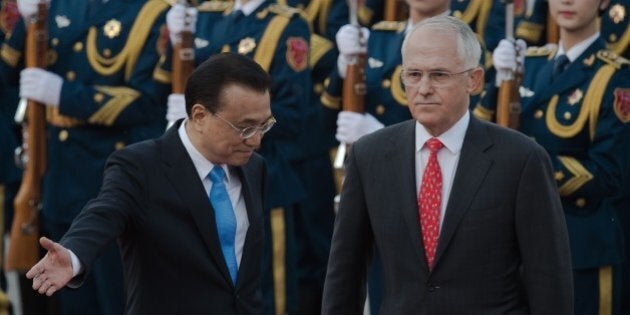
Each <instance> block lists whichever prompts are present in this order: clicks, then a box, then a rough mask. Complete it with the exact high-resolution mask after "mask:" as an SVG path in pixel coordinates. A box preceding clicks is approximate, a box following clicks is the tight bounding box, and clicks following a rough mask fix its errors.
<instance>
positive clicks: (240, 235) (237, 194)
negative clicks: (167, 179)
mask: <svg viewBox="0 0 630 315" xmlns="http://www.w3.org/2000/svg"><path fill="white" fill-rule="evenodd" d="M187 123H188V120H187V119H186V120H184V121H183V122H182V124H181V126H180V127H179V130H178V132H179V137H180V138H181V139H182V143H183V144H184V148H185V149H186V152H188V155H189V156H190V158H191V159H192V161H193V164H194V165H195V169H196V170H197V174H198V175H199V178H200V179H201V182H202V183H203V188H204V189H205V190H206V196H209V194H210V189H211V188H212V181H211V180H210V178H209V177H208V174H210V171H211V170H212V168H213V167H214V164H212V162H210V161H208V160H207V159H206V158H205V157H204V156H203V155H202V154H201V153H200V152H199V151H198V150H197V149H196V148H195V147H194V146H193V144H192V143H191V142H190V138H188V134H187V133H186V128H185V126H186V124H187ZM221 167H222V168H223V170H224V171H225V174H226V176H225V177H226V178H225V187H226V188H227V191H228V195H229V196H230V201H231V202H232V208H233V209H234V216H235V217H236V239H235V240H234V251H235V254H236V262H237V263H238V266H239V267H240V265H241V257H243V245H244V244H245V235H246V234H247V229H248V228H249V218H248V217H247V208H245V199H244V198H243V194H242V186H241V180H240V178H239V177H238V175H237V174H236V171H235V170H234V169H231V168H230V167H228V166H227V165H221ZM208 202H210V199H209V198H208Z"/></svg>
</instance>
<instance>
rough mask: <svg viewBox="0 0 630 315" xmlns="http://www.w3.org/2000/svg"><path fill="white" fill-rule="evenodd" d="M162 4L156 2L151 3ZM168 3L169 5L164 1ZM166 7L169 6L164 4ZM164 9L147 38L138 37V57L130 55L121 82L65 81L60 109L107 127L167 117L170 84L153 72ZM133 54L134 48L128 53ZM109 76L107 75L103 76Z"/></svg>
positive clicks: (66, 113)
mask: <svg viewBox="0 0 630 315" xmlns="http://www.w3.org/2000/svg"><path fill="white" fill-rule="evenodd" d="M155 3H159V2H157V1H151V2H148V3H147V5H149V4H155ZM164 6H166V4H164ZM164 9H166V7H164ZM164 13H165V11H164V10H163V11H159V15H157V16H155V17H154V19H153V20H151V19H148V20H146V21H144V22H145V23H152V24H151V25H152V26H151V29H150V31H149V32H148V34H147V35H146V37H144V38H137V42H134V45H136V44H138V43H141V44H139V45H138V47H139V48H138V49H139V51H137V53H138V55H137V58H132V57H129V58H128V60H127V61H126V64H125V65H124V66H123V67H122V69H121V70H119V71H120V73H116V74H115V75H116V76H120V81H119V82H120V83H119V84H117V85H115V86H113V85H106V84H103V85H100V84H98V83H95V84H93V85H92V84H90V85H87V84H85V83H83V82H79V81H78V80H77V81H68V80H65V81H64V83H63V86H62V89H61V97H60V105H59V112H60V113H61V114H63V115H66V116H70V117H74V118H78V119H81V120H84V121H87V122H88V123H91V124H96V125H105V126H134V125H137V124H142V123H147V122H154V121H156V120H158V119H164V116H165V110H166V108H165V104H166V97H167V95H168V92H169V91H170V87H169V86H168V85H166V84H162V83H158V82H157V81H155V80H154V79H153V71H154V69H155V65H156V64H157V62H158V59H159V54H158V52H157V49H156V46H157V43H158V40H159V38H160V28H161V26H162V25H163V24H164ZM129 54H130V55H133V49H132V51H131V52H129ZM104 79H106V78H104ZM96 82H98V80H97V81H96Z"/></svg>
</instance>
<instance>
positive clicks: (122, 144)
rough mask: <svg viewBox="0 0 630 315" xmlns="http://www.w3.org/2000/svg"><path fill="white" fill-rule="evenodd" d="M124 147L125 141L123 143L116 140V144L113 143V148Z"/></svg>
mask: <svg viewBox="0 0 630 315" xmlns="http://www.w3.org/2000/svg"><path fill="white" fill-rule="evenodd" d="M124 147H125V143H124V142H122V141H118V142H116V144H114V148H115V149H116V150H120V149H122V148H124Z"/></svg>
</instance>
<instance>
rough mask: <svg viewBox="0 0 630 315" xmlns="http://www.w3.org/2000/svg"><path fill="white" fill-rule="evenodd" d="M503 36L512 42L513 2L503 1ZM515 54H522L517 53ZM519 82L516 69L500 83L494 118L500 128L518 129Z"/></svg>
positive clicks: (519, 76) (510, 0) (519, 75)
mask: <svg viewBox="0 0 630 315" xmlns="http://www.w3.org/2000/svg"><path fill="white" fill-rule="evenodd" d="M505 34H506V37H507V38H508V39H509V40H511V41H512V42H514V0H505ZM516 53H517V54H519V53H522V52H518V51H517V52H516ZM517 60H518V58H517ZM520 81H521V73H520V71H519V70H518V67H517V69H516V70H514V71H510V73H509V76H508V79H507V80H504V81H503V82H501V86H500V87H499V97H498V98H499V99H498V104H497V117H496V122H497V124H498V125H500V126H503V127H509V128H512V129H517V128H518V124H519V121H518V119H519V115H520V113H521V104H520V101H521V100H520V96H519V91H518V88H519V86H520V83H521V82H520Z"/></svg>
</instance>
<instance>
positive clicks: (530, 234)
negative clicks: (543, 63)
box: [323, 16, 573, 314]
mask: <svg viewBox="0 0 630 315" xmlns="http://www.w3.org/2000/svg"><path fill="white" fill-rule="evenodd" d="M480 54H481V48H480V47H479V43H478V41H477V39H476V37H475V35H474V33H473V32H472V30H471V29H470V28H469V27H468V26H467V25H466V24H464V23H462V22H461V21H459V20H457V19H455V18H452V17H447V16H439V17H434V18H431V19H428V20H426V21H423V22H421V23H419V24H418V25H417V26H416V27H415V28H414V29H413V30H412V31H410V32H409V34H408V35H407V38H406V40H405V43H404V44H403V46H402V55H403V71H402V74H401V79H402V82H403V84H404V85H405V89H406V97H407V101H408V106H409V109H410V111H411V114H412V116H413V118H414V120H411V121H406V122H402V123H399V124H396V125H393V126H390V127H387V128H384V129H382V130H379V131H377V132H374V133H372V134H370V135H367V136H365V137H363V138H362V139H360V140H359V141H357V142H355V143H354V144H353V145H352V150H351V152H350V155H349V158H348V159H349V160H348V164H347V166H346V178H345V182H344V185H343V189H342V194H341V203H340V209H339V213H338V215H337V218H336V222H335V229H334V234H333V243H332V250H331V256H330V262H329V265H328V273H327V276H326V284H325V289H324V305H323V309H324V311H323V314H361V313H362V310H363V303H364V298H365V278H366V269H367V264H368V258H369V257H371V253H370V251H371V250H372V248H374V247H375V248H376V250H378V252H379V253H380V257H381V260H382V265H383V282H384V287H383V292H384V294H383V300H382V304H381V308H380V310H379V313H380V314H543V313H544V314H572V313H573V297H572V294H573V291H572V279H571V261H570V255H569V243H568V237H567V230H566V225H565V220H564V217H563V213H562V208H561V206H560V200H559V198H558V194H557V192H556V188H555V183H554V181H553V176H552V172H551V164H550V161H549V157H548V156H547V154H546V153H545V150H544V149H543V148H542V147H540V146H539V145H537V144H535V143H534V142H533V141H531V140H529V139H527V138H526V137H524V136H523V135H520V134H518V133H516V132H513V131H509V130H507V129H503V128H501V127H498V126H496V125H492V124H489V123H485V122H481V121H479V120H477V119H475V118H473V117H472V116H471V115H470V114H469V112H468V108H469V106H468V105H469V95H470V93H472V92H473V91H475V90H476V89H477V88H478V87H479V85H480V84H482V82H483V70H482V69H481V68H480V67H479V65H478V60H479V55H480Z"/></svg>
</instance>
